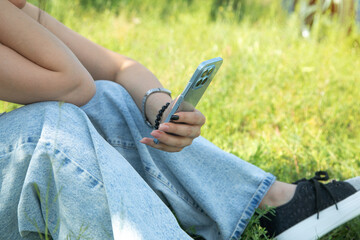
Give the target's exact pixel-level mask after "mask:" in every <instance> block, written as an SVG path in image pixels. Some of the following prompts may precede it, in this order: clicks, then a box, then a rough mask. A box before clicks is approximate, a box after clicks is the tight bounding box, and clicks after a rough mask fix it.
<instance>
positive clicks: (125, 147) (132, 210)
mask: <svg viewBox="0 0 360 240" xmlns="http://www.w3.org/2000/svg"><path fill="white" fill-rule="evenodd" d="M96 86H97V92H96V95H95V96H94V98H93V99H92V100H91V101H90V102H89V103H88V104H87V105H85V106H84V107H82V108H78V107H76V106H74V105H71V104H61V103H58V102H44V103H37V104H31V105H27V106H25V107H22V108H19V109H16V110H14V111H12V112H10V113H7V114H5V115H3V116H1V117H0V171H1V175H0V193H1V195H0V229H1V231H0V239H15V240H16V239H39V236H38V235H39V234H38V232H41V233H43V234H45V232H46V231H49V232H50V233H51V235H52V237H53V239H66V238H68V239H150V240H153V239H164V240H165V239H181V240H183V239H184V240H185V239H191V238H190V237H189V235H188V234H187V233H186V232H185V231H187V232H188V233H192V232H195V233H196V234H197V235H201V236H203V237H204V238H205V239H209V240H211V239H239V238H240V236H241V234H242V232H243V231H244V229H245V227H246V224H247V221H248V220H249V218H250V217H251V216H252V215H253V213H254V211H255V209H256V208H257V206H258V204H259V203H260V201H261V199H262V198H263V196H264V195H265V193H266V192H267V190H268V189H269V187H270V186H271V185H272V183H273V182H274V181H275V177H274V176H272V175H271V174H269V173H265V172H264V171H262V170H261V169H259V168H257V167H255V166H253V165H251V164H249V163H247V162H246V161H243V160H241V159H239V158H237V157H236V156H234V155H231V154H229V153H226V152H224V151H222V150H221V149H219V148H217V147H216V146H215V145H213V144H211V143H210V142H208V141H207V140H205V139H204V138H202V137H199V138H197V139H196V140H195V141H194V143H193V144H192V145H191V146H189V147H187V148H185V149H184V150H183V151H181V152H180V153H167V152H163V151H159V150H156V149H153V148H150V147H148V146H146V145H144V144H142V143H140V142H139V141H140V139H142V138H143V137H144V136H148V137H150V132H151V129H150V128H149V127H148V126H147V125H146V124H145V123H144V121H143V119H142V116H141V114H140V111H139V110H138V108H137V106H136V105H135V103H134V102H133V100H132V98H131V97H130V95H129V94H128V93H127V92H126V90H125V89H124V88H122V87H121V86H120V85H118V84H115V83H112V82H109V81H97V82H96ZM174 214H175V215H176V218H175V216H174ZM177 220H178V221H179V222H180V224H178V222H177ZM180 225H181V227H180ZM184 230H185V231H184ZM21 237H23V238H21Z"/></svg>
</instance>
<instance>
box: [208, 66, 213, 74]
mask: <svg viewBox="0 0 360 240" xmlns="http://www.w3.org/2000/svg"><path fill="white" fill-rule="evenodd" d="M213 71H214V67H212V68H211V69H210V70H209V71H208V74H209V75H210V74H211V73H212V72H213Z"/></svg>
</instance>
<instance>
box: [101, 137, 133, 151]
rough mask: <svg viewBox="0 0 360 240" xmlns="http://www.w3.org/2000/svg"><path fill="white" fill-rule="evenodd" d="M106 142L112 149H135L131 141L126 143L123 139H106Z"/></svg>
mask: <svg viewBox="0 0 360 240" xmlns="http://www.w3.org/2000/svg"><path fill="white" fill-rule="evenodd" d="M106 141H107V142H108V143H109V144H110V145H112V146H114V147H121V148H124V149H136V145H135V143H134V142H133V141H126V140H123V139H114V138H107V139H106Z"/></svg>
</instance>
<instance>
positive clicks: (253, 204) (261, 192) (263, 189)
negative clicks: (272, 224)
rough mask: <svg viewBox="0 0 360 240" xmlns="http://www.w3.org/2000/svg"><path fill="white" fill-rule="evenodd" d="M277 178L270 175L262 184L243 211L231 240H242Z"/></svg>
mask: <svg viewBox="0 0 360 240" xmlns="http://www.w3.org/2000/svg"><path fill="white" fill-rule="evenodd" d="M275 180H276V178H275V176H273V175H272V174H268V175H267V176H266V177H265V178H264V179H263V181H262V182H261V183H260V185H259V187H258V189H257V190H256V192H255V193H254V196H253V198H252V199H251V200H250V202H249V204H248V206H247V207H246V208H245V210H244V211H243V214H242V215H241V217H240V220H239V221H238V223H237V225H236V227H235V230H234V231H233V233H232V235H231V236H230V238H229V240H238V239H240V237H241V235H242V233H243V232H244V230H245V228H246V226H247V224H248V223H249V220H250V218H251V217H252V215H253V214H254V212H255V210H256V208H257V207H258V206H259V204H260V202H261V200H262V199H263V198H264V196H265V195H266V193H267V191H268V190H269V189H270V187H271V185H272V184H273V183H274V182H275Z"/></svg>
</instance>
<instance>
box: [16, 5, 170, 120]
mask: <svg viewBox="0 0 360 240" xmlns="http://www.w3.org/2000/svg"><path fill="white" fill-rule="evenodd" d="M22 11H23V12H25V13H26V14H28V15H29V16H30V17H32V18H33V19H37V18H38V15H39V11H40V10H39V8H37V7H35V6H34V5H32V4H30V3H26V5H25V7H23V8H22ZM40 23H41V24H42V25H43V26H44V27H46V28H47V29H48V30H49V31H51V32H52V33H53V34H54V35H55V36H57V37H58V38H59V39H60V40H61V41H62V42H64V43H65V44H66V45H67V46H68V47H69V48H70V49H71V51H72V52H73V53H74V54H75V55H76V56H77V58H78V59H79V60H80V62H81V63H82V64H83V66H84V67H85V68H86V69H87V70H88V71H89V73H90V74H91V76H92V77H93V78H94V79H95V80H110V81H114V82H117V83H119V84H121V85H122V86H123V87H125V88H126V90H127V91H128V92H129V93H130V95H131V96H132V97H133V99H134V101H135V102H136V104H137V106H138V107H139V108H140V109H141V102H142V98H143V96H144V95H145V93H146V92H147V91H148V90H149V89H151V88H157V87H162V85H161V83H160V82H159V80H158V79H157V78H156V77H155V76H154V74H152V73H151V72H150V71H149V70H148V69H147V68H145V67H144V66H143V65H141V64H140V63H138V62H136V61H134V60H132V59H130V58H128V57H125V56H123V55H120V54H118V53H115V52H113V51H110V50H108V49H106V48H104V47H102V46H100V45H98V44H95V43H93V42H92V41H90V40H88V39H86V38H85V37H83V36H81V35H80V34H78V33H76V32H75V31H73V30H71V29H70V28H68V27H66V26H65V25H64V24H62V23H61V22H59V21H57V20H56V19H55V18H53V17H52V16H50V15H49V14H47V13H46V12H42V14H41V18H40ZM169 101H171V98H170V97H169V96H168V95H167V94H163V93H158V94H152V95H151V96H150V97H149V99H148V101H147V104H146V107H147V109H146V113H148V116H147V117H148V119H149V120H150V122H152V123H154V122H155V118H156V114H157V112H158V111H159V109H160V108H161V107H162V106H163V105H164V104H165V103H166V102H169Z"/></svg>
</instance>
